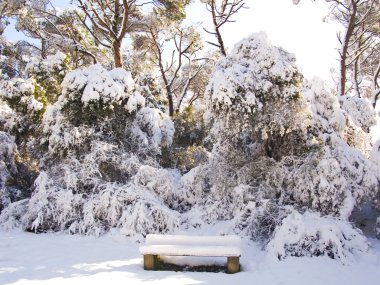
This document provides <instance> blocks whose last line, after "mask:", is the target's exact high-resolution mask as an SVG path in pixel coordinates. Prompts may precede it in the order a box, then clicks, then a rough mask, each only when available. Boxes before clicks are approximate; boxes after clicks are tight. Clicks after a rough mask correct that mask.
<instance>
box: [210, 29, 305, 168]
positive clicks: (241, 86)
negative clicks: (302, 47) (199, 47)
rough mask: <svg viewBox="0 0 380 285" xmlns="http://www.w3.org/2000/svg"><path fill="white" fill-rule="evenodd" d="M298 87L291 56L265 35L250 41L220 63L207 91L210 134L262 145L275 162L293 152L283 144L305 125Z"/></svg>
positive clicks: (235, 49)
mask: <svg viewBox="0 0 380 285" xmlns="http://www.w3.org/2000/svg"><path fill="white" fill-rule="evenodd" d="M301 84H302V75H301V74H300V72H299V71H298V69H297V67H296V65H295V58H294V56H293V55H292V54H290V53H288V52H286V51H284V50H283V49H282V48H278V47H274V46H272V45H271V44H270V43H269V41H268V39H267V37H266V35H265V34H263V33H260V34H254V35H252V36H250V37H248V38H247V39H245V40H243V41H241V42H240V43H238V44H236V45H235V48H234V50H233V51H232V52H231V53H230V55H228V56H227V57H226V58H223V59H222V60H220V61H219V62H218V64H217V66H216V70H215V72H214V74H213V76H212V78H211V79H210V82H209V85H208V87H207V90H206V94H205V98H206V100H207V104H208V109H209V112H210V113H211V114H208V115H207V116H208V118H210V119H211V123H212V124H213V125H214V126H213V129H212V130H213V132H214V133H215V134H219V133H221V134H222V135H223V134H225V137H228V138H229V140H230V141H231V142H232V141H233V140H232V138H231V136H234V138H233V139H235V141H241V140H242V139H243V138H242V137H245V138H246V139H249V140H250V141H255V142H261V143H262V144H263V145H265V150H266V152H267V153H268V155H269V156H271V157H274V158H275V159H277V160H278V159H280V158H281V156H282V155H284V154H285V153H286V152H290V153H291V152H293V151H295V150H292V149H288V148H287V147H286V146H285V145H283V144H281V141H283V140H284V137H285V136H289V135H290V134H293V133H294V134H299V133H300V132H301V133H302V132H304V131H305V130H306V128H307V126H308V122H309V120H308V116H309V113H308V110H307V108H306V106H305V104H304V101H303V100H302V94H301V91H302V89H301ZM298 139H299V138H298Z"/></svg>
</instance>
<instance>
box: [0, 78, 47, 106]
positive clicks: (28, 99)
mask: <svg viewBox="0 0 380 285" xmlns="http://www.w3.org/2000/svg"><path fill="white" fill-rule="evenodd" d="M34 91H35V88H34V81H33V79H26V80H25V79H21V78H12V79H11V80H3V81H1V82H0V96H1V97H3V98H5V99H7V100H11V101H18V102H19V103H21V105H22V106H26V109H27V110H26V111H27V112H32V113H33V112H38V111H40V110H41V109H42V108H43V104H42V103H41V102H39V101H38V100H36V99H35V97H34Z"/></svg>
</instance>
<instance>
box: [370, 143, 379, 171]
mask: <svg viewBox="0 0 380 285" xmlns="http://www.w3.org/2000/svg"><path fill="white" fill-rule="evenodd" d="M371 160H372V161H373V162H375V163H376V164H377V165H378V166H379V167H380V139H378V140H377V142H375V143H374V144H373V147H372V151H371Z"/></svg>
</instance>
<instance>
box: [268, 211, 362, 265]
mask: <svg viewBox="0 0 380 285" xmlns="http://www.w3.org/2000/svg"><path fill="white" fill-rule="evenodd" d="M267 250H268V251H269V253H270V254H272V255H274V256H276V257H278V258H279V259H284V258H286V257H288V256H320V255H325V256H328V257H330V258H333V259H339V260H340V262H342V263H344V264H349V263H351V262H353V261H354V260H355V256H357V255H358V254H360V253H361V252H366V251H367V250H368V245H367V241H366V239H365V237H364V236H363V235H362V234H361V232H359V231H358V230H357V229H354V228H353V227H352V226H351V224H349V223H348V222H346V221H342V220H339V219H336V218H332V217H328V216H327V217H321V216H320V215H319V214H316V213H311V212H305V213H304V214H300V213H298V212H293V213H292V214H290V215H289V216H288V217H286V218H285V219H284V220H283V221H282V224H281V225H280V226H278V227H277V228H276V230H275V232H274V235H273V238H272V240H271V241H270V242H269V243H268V245H267Z"/></svg>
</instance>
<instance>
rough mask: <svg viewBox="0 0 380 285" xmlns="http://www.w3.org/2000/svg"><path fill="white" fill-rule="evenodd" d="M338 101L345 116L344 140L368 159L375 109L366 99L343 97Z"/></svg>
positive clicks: (374, 121)
mask: <svg viewBox="0 0 380 285" xmlns="http://www.w3.org/2000/svg"><path fill="white" fill-rule="evenodd" d="M339 100H340V103H341V106H342V109H343V110H344V113H345V116H346V129H345V133H344V135H343V138H344V140H345V141H347V143H348V144H349V145H350V146H353V147H355V148H357V149H359V150H361V151H362V152H363V153H364V154H365V155H366V156H367V157H369V156H370V152H371V149H372V146H371V134H370V128H371V127H372V126H374V125H376V111H375V109H374V108H373V107H372V104H371V103H370V102H369V101H368V100H367V99H363V98H358V97H355V96H343V97H340V99H339Z"/></svg>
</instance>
